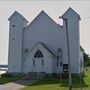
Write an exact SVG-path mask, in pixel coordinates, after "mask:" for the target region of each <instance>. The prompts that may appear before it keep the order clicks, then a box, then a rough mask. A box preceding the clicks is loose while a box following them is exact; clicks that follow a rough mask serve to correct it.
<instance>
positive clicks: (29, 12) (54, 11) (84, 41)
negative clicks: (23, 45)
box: [0, 0, 90, 63]
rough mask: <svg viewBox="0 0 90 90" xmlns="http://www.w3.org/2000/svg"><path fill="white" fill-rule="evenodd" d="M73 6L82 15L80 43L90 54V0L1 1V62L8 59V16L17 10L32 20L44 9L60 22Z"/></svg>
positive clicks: (5, 61)
mask: <svg viewBox="0 0 90 90" xmlns="http://www.w3.org/2000/svg"><path fill="white" fill-rule="evenodd" d="M69 7H72V8H73V9H74V10H75V11H76V12H77V13H79V14H80V16H81V21H80V43H81V45H82V47H83V48H84V49H85V51H86V52H87V53H89V54H90V39H89V36H90V1H89V0H87V1H85V0H82V1H81V0H80V1H79V0H76V1H74V0H73V1H71V0H63V1H62V0H61V1H59V0H56V1H51V0H50V1H0V63H7V61H8V38H9V22H8V18H9V17H10V16H11V15H12V14H13V12H14V11H15V10H16V11H18V12H19V13H21V14H22V15H23V16H24V17H25V18H26V19H27V20H28V21H29V22H31V21H32V20H33V19H34V18H35V17H36V16H37V15H38V13H39V12H40V11H41V10H44V11H45V12H46V13H47V14H48V15H49V16H50V17H51V18H52V19H54V21H56V22H57V23H60V20H59V16H61V15H62V14H63V13H64V12H65V11H66V10H67V9H68V8H69Z"/></svg>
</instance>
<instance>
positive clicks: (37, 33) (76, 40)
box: [8, 8, 84, 74]
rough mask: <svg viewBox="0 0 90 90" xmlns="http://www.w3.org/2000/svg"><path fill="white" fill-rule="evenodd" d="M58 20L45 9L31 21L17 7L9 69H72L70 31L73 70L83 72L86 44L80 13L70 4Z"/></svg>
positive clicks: (11, 22) (14, 71) (15, 71)
mask: <svg viewBox="0 0 90 90" xmlns="http://www.w3.org/2000/svg"><path fill="white" fill-rule="evenodd" d="M61 18H62V20H63V25H60V24H57V23H56V22H55V21H54V20H53V19H52V18H51V17H49V16H48V15H47V14H46V13H45V12H44V11H41V12H40V13H39V14H38V16H37V17H36V18H35V19H34V20H33V21H32V22H30V23H29V22H28V21H27V20H26V19H25V18H24V17H23V16H22V15H21V14H20V13H18V12H17V11H15V12H14V13H13V14H12V16H11V17H10V18H9V53H8V73H12V74H21V73H25V74H26V73H29V72H44V73H47V74H53V73H64V72H67V71H68V70H69V69H68V67H69V62H68V48H67V47H68V46H67V31H68V39H69V41H68V42H69V52H70V63H71V72H72V73H75V74H79V73H80V72H83V52H84V50H83V48H82V47H81V46H80V30H79V21H80V16H79V14H78V13H77V12H75V11H74V10H73V9H72V8H69V9H68V10H67V11H66V12H65V13H64V14H63V15H62V16H61Z"/></svg>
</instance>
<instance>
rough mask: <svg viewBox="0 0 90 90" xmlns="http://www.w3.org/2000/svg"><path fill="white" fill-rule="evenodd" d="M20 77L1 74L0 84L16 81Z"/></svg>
mask: <svg viewBox="0 0 90 90" xmlns="http://www.w3.org/2000/svg"><path fill="white" fill-rule="evenodd" d="M19 79H21V77H20V76H13V77H10V76H1V77H0V85H2V84H6V83H9V82H13V81H16V80H19Z"/></svg>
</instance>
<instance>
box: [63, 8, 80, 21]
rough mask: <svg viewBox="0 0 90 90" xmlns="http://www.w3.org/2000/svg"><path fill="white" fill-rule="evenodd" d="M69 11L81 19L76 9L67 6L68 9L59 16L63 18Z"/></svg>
mask: <svg viewBox="0 0 90 90" xmlns="http://www.w3.org/2000/svg"><path fill="white" fill-rule="evenodd" d="M71 11H72V12H73V13H74V14H75V15H76V16H77V17H78V19H79V20H81V18H80V15H79V14H78V13H77V12H76V11H74V10H73V9H72V8H71V7H69V8H68V10H67V11H66V12H65V13H64V14H63V15H62V16H61V17H62V18H65V16H67V14H68V13H70V12H71Z"/></svg>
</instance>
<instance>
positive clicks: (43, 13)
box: [25, 10, 62, 30]
mask: <svg viewBox="0 0 90 90" xmlns="http://www.w3.org/2000/svg"><path fill="white" fill-rule="evenodd" d="M41 15H45V16H46V17H47V18H49V19H50V20H51V21H52V22H53V23H54V24H55V25H56V26H57V27H60V28H62V26H60V25H59V24H57V23H56V22H55V21H54V20H53V19H52V18H51V17H50V16H49V15H48V14H46V12H45V11H44V10H42V11H41V12H40V13H39V14H38V15H37V16H36V17H35V18H34V19H33V21H32V22H30V24H28V26H27V27H26V29H28V28H29V27H30V26H31V25H32V24H33V23H34V22H35V21H36V20H37V19H38V18H39V17H40V16H41ZM26 29H25V30H26Z"/></svg>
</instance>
